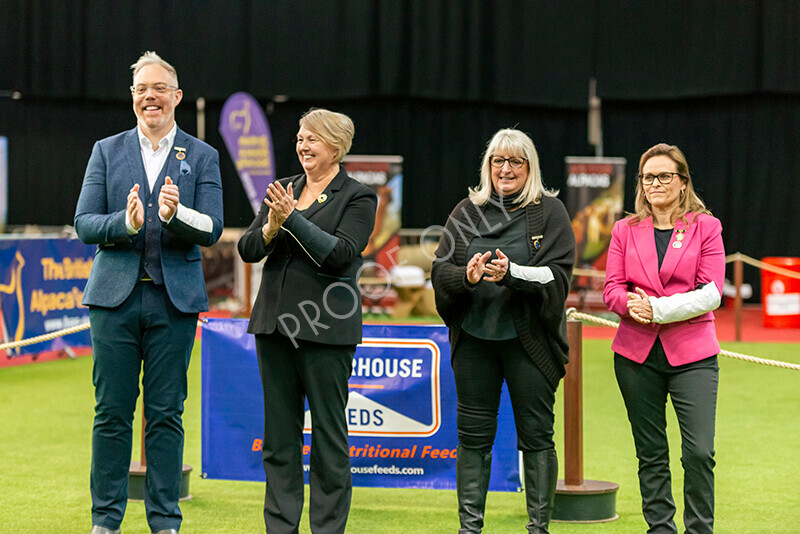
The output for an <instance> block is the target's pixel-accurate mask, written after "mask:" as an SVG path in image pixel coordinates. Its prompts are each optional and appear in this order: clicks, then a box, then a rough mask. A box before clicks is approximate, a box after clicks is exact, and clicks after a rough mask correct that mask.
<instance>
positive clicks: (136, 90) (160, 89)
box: [131, 83, 177, 96]
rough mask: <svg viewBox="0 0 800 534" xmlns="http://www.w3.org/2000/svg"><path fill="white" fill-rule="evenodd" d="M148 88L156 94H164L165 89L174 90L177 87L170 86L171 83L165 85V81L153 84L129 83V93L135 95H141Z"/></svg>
mask: <svg viewBox="0 0 800 534" xmlns="http://www.w3.org/2000/svg"><path fill="white" fill-rule="evenodd" d="M148 89H152V90H153V91H155V92H156V94H159V95H163V94H166V92H167V91H174V90H176V89H177V87H172V86H171V85H167V84H165V83H157V84H155V85H145V84H139V85H131V93H133V94H135V95H139V96H141V95H143V94H145V93H146V92H147V90H148Z"/></svg>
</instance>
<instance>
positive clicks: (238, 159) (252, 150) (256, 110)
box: [219, 92, 275, 213]
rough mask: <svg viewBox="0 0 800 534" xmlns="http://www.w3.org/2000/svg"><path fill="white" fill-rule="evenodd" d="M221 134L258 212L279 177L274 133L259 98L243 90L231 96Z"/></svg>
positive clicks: (248, 195) (225, 108)
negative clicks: (268, 190)
mask: <svg viewBox="0 0 800 534" xmlns="http://www.w3.org/2000/svg"><path fill="white" fill-rule="evenodd" d="M219 133H220V134H222V139H224V140H225V146H226V147H227V148H228V153H229V154H230V156H231V159H232V160H233V163H234V165H235V166H236V172H238V173H239V179H240V180H241V181H242V186H243V187H244V191H245V193H246V194H247V198H248V200H250V205H251V206H252V207H253V213H258V210H259V208H260V206H261V201H262V200H263V199H264V194H265V193H266V190H267V186H268V185H269V184H270V182H272V181H273V180H274V179H275V156H274V153H273V151H272V136H271V135H270V133H269V125H268V124H267V118H266V117H265V116H264V111H263V110H262V109H261V106H260V105H259V104H258V101H257V100H256V99H255V98H253V97H252V96H251V95H249V94H247V93H243V92H239V93H234V94H232V95H231V96H229V97H228V100H226V101H225V104H224V105H223V106H222V115H221V116H220V120H219Z"/></svg>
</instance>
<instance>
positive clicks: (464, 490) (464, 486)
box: [456, 445, 492, 534]
mask: <svg viewBox="0 0 800 534" xmlns="http://www.w3.org/2000/svg"><path fill="white" fill-rule="evenodd" d="M491 474H492V452H491V451H489V452H482V451H479V450H476V449H465V448H464V447H462V446H461V445H459V446H458V456H457V457H456V490H457V493H458V519H459V521H461V528H460V529H459V530H458V532H459V534H477V533H479V532H480V531H481V529H482V528H483V511H484V509H485V508H486V492H487V491H488V490H489V477H490V476H491Z"/></svg>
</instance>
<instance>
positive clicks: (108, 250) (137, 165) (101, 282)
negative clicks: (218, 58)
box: [75, 128, 222, 313]
mask: <svg viewBox="0 0 800 534" xmlns="http://www.w3.org/2000/svg"><path fill="white" fill-rule="evenodd" d="M174 147H181V148H185V149H186V150H185V151H184V153H185V154H186V157H185V159H183V160H179V159H178V158H177V157H176V155H177V153H178V152H177V151H176V150H173V149H172V148H173V147H170V153H169V155H168V156H167V161H166V163H165V164H164V167H163V168H162V169H161V173H160V174H159V177H158V180H157V182H156V185H155V187H154V188H153V192H152V193H150V191H149V186H148V184H147V174H146V172H145V169H144V164H143V163H142V155H141V148H140V145H139V136H138V133H137V129H136V128H133V129H132V130H128V131H127V132H122V133H119V134H117V135H114V136H111V137H108V138H106V139H103V140H101V141H98V142H97V143H95V145H94V148H93V149H92V155H91V157H90V158H89V163H88V165H87V167H86V174H85V176H84V177H83V185H82V186H81V193H80V197H79V198H78V205H77V208H76V211H75V230H76V231H77V233H78V237H79V238H80V239H81V241H83V242H84V243H86V244H96V245H97V252H96V254H95V257H94V263H93V264H92V270H91V274H90V275H89V281H88V282H87V284H86V289H85V290H84V293H83V304H84V305H86V306H102V307H107V308H113V307H116V306H118V305H120V304H122V302H124V301H125V299H126V298H127V297H128V295H130V294H131V291H133V288H134V286H135V285H136V283H137V281H138V279H139V277H140V272H139V267H140V262H141V256H142V254H143V251H144V240H145V239H144V236H145V232H146V229H147V225H148V224H158V225H160V226H161V250H160V256H161V271H162V275H163V278H164V285H165V286H166V290H167V294H168V295H169V298H170V300H171V301H172V304H173V305H174V306H175V307H176V308H177V309H179V310H180V311H182V312H184V313H198V312H201V311H206V310H208V294H207V293H206V286H205V281H204V279H203V268H202V265H201V262H200V259H201V253H200V247H199V245H202V246H210V245H213V244H214V243H215V242H216V241H217V240H218V239H219V237H220V235H221V234H222V180H221V178H220V173H219V155H218V153H217V151H216V150H215V149H214V148H212V147H211V146H209V145H207V144H206V143H204V142H202V141H200V140H199V139H197V138H195V137H192V136H190V135H188V134H187V133H185V132H184V131H182V130H181V129H180V128H178V130H177V133H176V135H175V142H174ZM166 176H169V177H170V178H171V179H172V181H173V183H175V184H177V185H178V190H179V192H180V203H181V205H182V206H185V207H187V208H191V209H193V210H195V211H197V212H199V213H201V214H205V215H208V216H209V217H210V218H211V221H212V229H211V230H210V231H202V230H200V229H198V228H196V227H194V226H192V225H190V224H187V221H185V220H181V218H179V217H178V216H174V217H173V218H172V220H171V221H170V222H169V224H166V223H163V222H162V221H161V219H160V218H158V215H157V214H156V216H155V218H154V220H152V221H150V222H149V221H148V217H147V215H145V222H144V226H143V227H142V228H141V229H140V230H139V233H138V234H136V235H133V236H129V235H128V232H127V228H126V226H125V208H126V203H127V197H128V193H129V192H130V189H131V187H133V186H134V184H139V197H140V198H141V200H142V204H143V205H144V207H145V212H146V211H147V206H148V202H152V203H153V204H155V205H156V206H157V203H158V192H159V189H160V184H163V183H164V179H165V177H166Z"/></svg>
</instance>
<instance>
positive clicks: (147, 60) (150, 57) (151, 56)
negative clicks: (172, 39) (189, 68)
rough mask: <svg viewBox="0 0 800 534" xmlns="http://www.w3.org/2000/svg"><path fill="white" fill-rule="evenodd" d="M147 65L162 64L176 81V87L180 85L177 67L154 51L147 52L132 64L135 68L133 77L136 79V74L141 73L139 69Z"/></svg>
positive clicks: (132, 67)
mask: <svg viewBox="0 0 800 534" xmlns="http://www.w3.org/2000/svg"><path fill="white" fill-rule="evenodd" d="M147 65H160V66H161V67H164V69H165V70H166V71H167V72H168V73H169V75H170V76H171V77H172V79H173V80H174V81H175V87H180V85H178V71H176V70H175V67H173V66H172V65H170V64H169V63H167V62H166V61H164V60H163V59H161V56H159V55H158V54H156V53H155V52H152V51H148V52H145V53H144V54H142V55H141V57H140V58H139V59H138V60H137V61H136V63H134V64H133V65H131V69H133V78H134V79H135V78H136V75H137V74H139V71H140V70H142V69H143V68H144V67H146V66H147Z"/></svg>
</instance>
